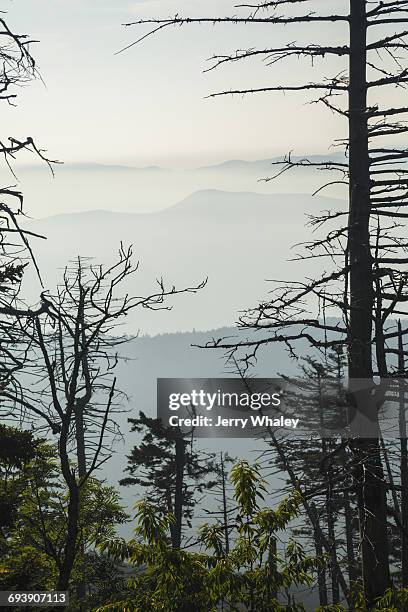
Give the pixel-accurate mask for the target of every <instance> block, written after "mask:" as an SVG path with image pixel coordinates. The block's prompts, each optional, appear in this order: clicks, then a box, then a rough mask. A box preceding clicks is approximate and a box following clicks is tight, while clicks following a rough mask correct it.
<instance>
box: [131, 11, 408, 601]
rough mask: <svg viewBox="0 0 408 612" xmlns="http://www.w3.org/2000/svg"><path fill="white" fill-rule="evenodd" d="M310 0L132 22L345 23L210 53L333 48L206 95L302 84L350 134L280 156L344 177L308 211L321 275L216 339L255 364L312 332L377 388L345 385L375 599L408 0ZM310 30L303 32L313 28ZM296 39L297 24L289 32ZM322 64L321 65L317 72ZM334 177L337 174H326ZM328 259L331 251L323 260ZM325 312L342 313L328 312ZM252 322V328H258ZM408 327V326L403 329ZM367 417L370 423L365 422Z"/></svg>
mask: <svg viewBox="0 0 408 612" xmlns="http://www.w3.org/2000/svg"><path fill="white" fill-rule="evenodd" d="M319 4H320V6H319V5H318V3H317V2H315V0H274V1H264V2H251V1H250V0H249V1H248V0H247V2H245V3H242V4H240V5H239V7H240V8H241V9H243V10H245V11H246V14H244V15H242V16H239V15H233V16H227V17H223V18H214V17H211V16H209V17H207V18H202V17H199V18H194V17H181V16H179V15H176V16H175V17H173V18H168V19H151V20H146V19H143V20H139V21H137V22H134V23H130V24H128V25H129V26H131V25H139V26H143V25H144V24H147V26H148V27H150V29H149V30H148V31H147V32H146V33H145V34H144V35H142V36H141V37H140V38H139V39H138V40H137V41H135V43H133V44H136V43H139V42H140V41H142V40H144V39H146V38H147V37H149V36H150V35H152V34H154V33H156V32H158V31H159V30H163V29H165V28H166V29H167V28H169V27H171V26H184V25H191V24H194V23H198V24H203V23H208V24H214V25H216V24H224V25H226V26H228V25H234V24H245V26H247V27H252V28H256V27H257V25H259V24H261V25H263V26H265V25H267V26H270V27H271V28H277V27H279V26H285V27H286V28H287V30H288V31H289V26H290V25H296V24H304V25H305V28H307V24H311V23H315V24H316V23H317V24H322V25H327V27H329V26H330V24H335V23H337V24H339V25H343V26H344V28H343V40H342V41H341V43H340V44H337V45H326V44H319V43H318V42H315V41H313V43H311V44H297V43H295V42H288V44H287V45H285V46H274V45H273V44H272V45H271V46H269V47H267V48H255V49H244V50H242V49H238V50H237V51H235V52H232V53H231V54H226V55H221V56H220V55H215V56H214V57H213V58H212V59H213V64H212V66H211V67H210V70H211V69H214V68H217V67H220V66H226V65H228V64H230V63H236V62H239V61H248V60H249V59H255V60H256V59H257V58H261V59H264V60H266V63H267V65H268V66H273V65H274V64H275V63H276V62H280V61H284V60H286V59H288V58H292V57H298V58H300V57H302V58H306V59H309V60H310V61H313V63H314V65H315V64H316V65H318V62H317V60H318V59H319V58H320V59H321V60H322V61H323V60H324V61H326V60H327V58H332V59H333V58H335V59H336V61H338V63H339V69H338V71H337V72H336V74H334V75H333V76H331V77H330V78H325V77H321V78H319V79H317V80H315V81H313V82H301V81H300V82H298V83H296V84H295V85H292V84H287V85H286V84H281V83H277V84H272V85H267V86H262V87H259V88H251V89H249V88H245V87H235V88H234V87H232V88H231V89H228V90H224V91H220V92H215V93H213V94H211V96H219V95H229V94H249V93H257V92H258V93H260V92H263V93H265V92H290V91H303V92H304V93H305V95H307V94H308V92H309V93H310V92H311V93H313V92H314V93H315V94H316V93H317V96H318V97H317V100H315V101H319V102H321V103H322V104H323V105H324V106H325V107H327V108H328V109H329V111H331V112H333V113H336V114H338V115H339V116H340V117H342V118H343V119H344V122H345V124H346V126H345V127H346V129H347V133H346V135H345V137H344V138H343V140H342V141H340V142H339V143H337V144H340V145H341V144H343V145H344V149H345V153H346V155H345V157H344V161H342V160H340V161H338V160H337V159H327V161H325V162H313V161H310V160H307V159H305V160H293V159H292V158H291V157H290V156H288V157H287V158H286V159H284V160H283V162H282V167H281V168H280V170H279V172H278V174H280V173H282V172H286V171H288V170H291V169H292V168H295V167H298V166H305V165H307V166H310V167H316V168H318V169H325V170H329V171H331V172H335V173H338V177H336V178H335V182H341V183H344V184H345V185H347V186H348V199H349V207H348V210H341V209H340V210H332V211H325V212H323V213H321V215H319V216H317V217H314V218H311V224H312V225H314V226H315V227H320V228H321V230H322V231H324V229H325V228H326V227H327V226H328V225H331V226H332V225H333V224H336V225H335V227H334V228H331V229H330V228H329V229H328V231H327V232H325V233H324V234H323V235H322V237H321V238H320V239H316V240H314V241H313V242H309V243H306V244H305V245H304V246H305V251H303V252H302V254H301V257H302V258H305V257H310V258H322V262H323V263H322V265H324V264H325V262H329V266H331V267H328V268H326V267H325V271H324V273H323V274H322V275H321V276H320V277H318V278H315V279H312V280H310V279H307V280H304V281H299V282H293V283H291V282H289V281H283V283H279V282H277V283H276V286H275V288H274V291H273V293H272V297H271V298H268V300H267V301H265V302H264V303H261V304H259V305H258V306H257V307H255V308H253V309H250V310H248V311H247V312H246V313H245V314H244V315H243V316H241V317H240V319H239V326H240V327H241V328H243V329H244V330H247V331H248V337H247V339H245V340H237V341H236V342H234V341H230V340H223V339H219V340H216V341H215V342H213V343H210V344H209V346H211V348H213V347H218V348H223V349H225V350H226V351H229V354H230V355H232V354H233V355H236V354H237V353H238V352H241V353H242V356H241V359H242V360H243V361H244V363H246V364H247V365H248V364H251V363H252V362H253V360H254V359H256V356H257V354H258V353H259V351H260V349H261V348H262V347H265V346H267V345H268V344H270V343H272V342H283V343H284V344H285V345H286V346H287V348H288V349H289V351H290V352H291V354H293V355H295V354H296V343H297V341H299V340H306V341H307V342H308V343H309V344H310V345H311V346H312V347H314V348H315V349H317V350H322V351H324V350H326V349H327V348H328V347H338V346H341V345H343V346H345V347H346V349H347V353H348V377H349V379H350V381H351V391H354V383H353V381H357V380H364V381H366V383H367V385H368V387H370V386H371V388H372V391H373V393H374V395H370V392H367V393H366V396H365V398H366V399H365V401H366V403H367V399H369V400H370V402H371V404H370V405H369V406H365V407H364V409H363V410H361V406H360V407H357V406H356V401H357V400H356V398H355V396H354V395H353V394H351V395H350V418H351V419H352V420H353V419H354V422H355V423H357V425H358V423H360V424H361V418H360V417H361V416H362V412H365V413H366V415H365V416H366V418H365V419H363V424H364V427H365V429H362V430H361V431H359V432H358V431H357V433H358V435H356V437H355V438H354V439H353V441H352V443H350V448H351V451H352V453H353V456H354V476H355V483H356V490H357V494H358V499H359V501H358V507H359V521H360V539H361V557H362V573H363V581H364V589H365V595H366V599H367V602H368V604H369V605H370V604H371V603H372V602H373V601H374V600H375V598H376V597H378V596H380V595H381V594H383V593H384V592H385V591H386V589H387V588H389V587H390V586H391V581H390V572H389V551H388V541H387V517H386V513H387V503H386V482H385V477H384V473H383V468H382V462H381V449H380V446H379V431H378V429H379V428H378V418H377V417H378V415H377V412H378V406H379V404H381V402H382V400H383V391H378V392H377V389H375V388H374V382H373V377H374V376H375V375H378V376H379V377H380V378H381V379H384V380H385V379H386V378H387V376H388V373H389V372H388V363H389V362H388V357H389V351H390V350H392V349H391V347H390V343H392V342H393V340H394V339H395V338H396V337H397V332H395V331H390V330H388V329H387V321H388V320H389V318H390V317H392V316H393V315H395V314H401V315H405V314H406V308H405V306H406V303H407V302H408V292H407V290H406V284H407V272H406V271H405V270H404V265H405V264H406V263H407V262H408V257H407V256H406V249H407V241H406V239H405V238H404V236H403V235H401V236H400V235H399V226H400V224H401V223H403V220H404V219H405V218H406V217H407V216H408V212H405V207H406V206H407V204H408V191H407V186H408V166H407V159H408V150H407V149H406V148H405V147H404V145H403V143H401V144H400V145H399V144H398V143H399V142H401V137H403V135H404V134H405V133H406V132H407V131H408V127H407V126H406V125H405V123H404V121H403V118H404V116H405V115H406V114H407V113H408V107H407V106H406V105H405V104H404V102H405V100H404V98H403V97H402V96H403V93H404V89H405V87H406V84H407V83H408V69H407V68H406V57H407V55H406V52H407V46H408V40H407V36H408V30H407V28H406V23H407V22H408V2H407V1H406V0H382V1H380V0H378V1H377V0H373V1H368V0H349V1H348V2H345V3H344V11H343V12H340V13H334V12H331V11H330V5H331V3H330V2H327V3H319ZM306 31H307V30H306ZM288 40H291V39H290V34H289V35H288ZM318 69H319V68H318V67H317V70H318ZM387 92H392V96H393V102H392V104H389V105H386V106H384V103H383V99H384V94H386V93H387ZM332 182H334V181H333V180H330V181H329V183H332ZM323 258H324V259H323ZM327 315H332V316H333V317H336V319H335V320H331V321H330V320H328V316H327ZM251 332H254V334H253V335H252V333H251ZM404 333H408V330H406V331H405V332H404ZM367 425H370V429H371V431H368V430H367V429H366V427H367Z"/></svg>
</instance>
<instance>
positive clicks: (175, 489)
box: [119, 412, 217, 548]
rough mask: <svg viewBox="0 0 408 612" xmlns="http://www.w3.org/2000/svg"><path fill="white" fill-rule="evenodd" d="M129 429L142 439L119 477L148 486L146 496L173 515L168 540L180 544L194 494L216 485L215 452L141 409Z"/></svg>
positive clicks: (123, 481)
mask: <svg viewBox="0 0 408 612" xmlns="http://www.w3.org/2000/svg"><path fill="white" fill-rule="evenodd" d="M129 423H130V424H131V425H132V429H131V431H136V432H138V433H142V434H143V438H142V441H141V443H140V444H139V445H138V446H134V447H133V449H132V451H131V454H130V455H129V456H128V466H127V468H125V472H128V474H129V476H127V477H126V478H123V479H122V480H120V481H119V482H120V484H121V485H124V486H132V485H133V486H134V485H136V486H140V487H143V488H147V490H148V491H149V499H151V500H152V501H154V503H155V504H156V506H157V508H158V510H160V511H161V512H164V513H171V514H173V515H174V524H172V525H171V526H170V535H171V543H172V546H173V547H174V548H180V546H181V542H182V536H183V527H184V526H185V525H186V524H187V525H188V526H190V527H191V520H192V518H193V513H194V507H195V505H196V503H197V494H199V493H203V492H204V491H205V490H208V489H211V488H213V487H214V486H215V484H216V481H214V479H213V478H212V479H211V478H210V477H211V476H214V473H215V472H216V470H217V466H216V464H215V461H214V455H213V454H209V453H204V452H202V451H197V450H195V449H194V444H193V437H192V435H191V433H192V432H187V433H184V432H182V431H181V429H180V428H178V427H164V426H163V424H162V422H161V421H160V419H153V418H150V417H148V416H146V415H145V414H144V413H143V412H140V414H139V418H138V419H133V418H132V419H129Z"/></svg>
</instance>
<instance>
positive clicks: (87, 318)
mask: <svg viewBox="0 0 408 612" xmlns="http://www.w3.org/2000/svg"><path fill="white" fill-rule="evenodd" d="M137 267H138V266H137V265H136V266H134V265H133V263H132V249H131V248H129V249H127V250H126V249H124V248H123V247H122V246H121V249H120V252H119V257H118V260H117V262H116V263H114V264H113V265H112V266H110V267H107V268H104V267H103V266H98V265H91V264H89V265H86V264H85V263H84V262H83V261H82V260H81V259H78V261H77V263H76V265H75V266H74V267H73V268H72V269H68V270H66V272H65V275H64V279H63V283H62V285H61V286H60V287H59V288H58V290H57V292H56V294H55V295H50V294H46V293H45V292H44V293H43V294H42V297H41V304H42V305H43V306H44V312H40V314H38V312H39V311H41V308H39V309H38V311H37V314H35V316H34V315H33V314H32V313H30V314H29V315H27V313H26V312H24V311H21V312H22V314H20V315H19V316H18V326H14V336H13V342H14V349H13V350H14V354H15V356H16V360H17V361H18V363H19V364H20V368H19V369H18V370H15V371H14V372H13V375H12V376H9V379H8V385H7V387H6V388H5V389H4V390H3V392H2V398H3V405H2V406H0V408H2V412H0V414H2V413H3V414H8V415H10V416H13V417H14V418H19V419H20V420H23V421H24V420H26V421H31V422H32V423H34V424H35V425H36V428H37V431H39V430H42V431H46V432H52V433H53V434H54V435H55V436H56V437H57V441H58V453H59V461H60V468H61V473H62V476H63V478H64V480H65V482H66V485H67V488H68V492H69V504H68V510H67V512H68V520H67V531H66V540H65V547H64V555H63V561H62V562H61V566H60V568H59V582H58V585H57V586H58V588H59V589H60V590H66V589H67V586H68V584H69V580H70V575H71V571H72V567H73V564H74V562H75V555H76V554H77V552H78V550H79V546H80V533H79V530H78V520H79V515H80V508H81V494H82V490H83V489H84V487H85V485H86V483H87V482H88V480H89V479H90V477H91V476H92V475H93V474H94V473H95V471H96V470H98V469H99V468H100V467H101V465H102V464H103V463H104V462H105V461H106V460H107V459H108V458H109V457H110V456H111V452H110V448H111V443H112V440H113V439H114V436H115V435H116V434H118V433H119V432H118V428H117V425H116V423H115V420H114V413H115V410H117V408H118V406H119V405H120V402H122V404H123V401H124V399H125V398H124V397H123V394H122V393H121V392H120V390H118V389H117V387H116V377H115V374H114V370H115V367H116V365H117V363H118V359H119V357H118V351H119V346H120V345H121V344H123V343H124V342H126V340H127V339H129V336H125V335H118V334H115V329H116V326H117V325H118V324H119V323H120V322H121V321H122V320H123V319H124V318H125V317H126V315H127V314H128V313H129V312H130V311H131V310H133V309H137V308H148V309H151V310H160V309H168V306H166V304H165V301H166V299H167V298H168V297H169V296H173V295H176V294H180V293H185V292H195V291H197V290H199V289H200V288H201V287H202V286H203V284H204V283H202V284H201V285H198V286H197V287H191V288H186V289H181V290H177V289H176V288H175V287H169V289H166V288H165V286H164V284H163V281H158V287H157V290H156V291H154V292H153V293H151V294H150V295H147V296H134V297H130V296H129V295H127V294H126V293H125V294H124V295H121V294H120V293H119V292H120V291H121V289H122V284H123V283H124V282H125V281H126V279H127V278H128V276H129V275H132V274H134V273H135V272H136V271H137ZM74 458H75V462H73V459H74Z"/></svg>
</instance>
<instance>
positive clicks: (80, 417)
mask: <svg viewBox="0 0 408 612" xmlns="http://www.w3.org/2000/svg"><path fill="white" fill-rule="evenodd" d="M75 438H76V453H77V462H78V477H79V480H82V478H85V476H86V449H85V428H84V407H83V405H82V402H80V401H77V403H76V406H75ZM80 548H81V555H82V558H84V555H85V546H84V542H83V541H82V542H81V545H80ZM76 590H77V596H78V599H79V600H83V599H85V597H86V583H85V582H84V580H80V581H79V583H78V585H77V589H76Z"/></svg>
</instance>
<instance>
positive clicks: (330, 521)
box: [315, 374, 340, 604]
mask: <svg viewBox="0 0 408 612" xmlns="http://www.w3.org/2000/svg"><path fill="white" fill-rule="evenodd" d="M322 385H323V381H322V377H321V375H320V374H318V395H319V406H318V408H319V422H320V431H321V432H322V436H324V429H325V423H324V414H323V410H324V406H323V389H322ZM321 446H322V454H323V457H326V456H327V454H328V451H329V448H328V442H327V440H326V439H325V438H324V437H322V444H321ZM326 474H327V476H326V478H327V481H326V511H327V535H328V540H329V542H330V575H331V584H332V603H334V604H336V603H338V602H339V601H340V589H339V582H338V579H337V567H338V561H337V550H336V533H335V524H334V516H333V499H332V497H333V478H332V467H331V465H330V464H329V466H328V469H327V473H326ZM315 540H316V537H315ZM319 540H320V538H319ZM320 548H321V543H320ZM319 590H320V586H319ZM326 598H327V592H326Z"/></svg>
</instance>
